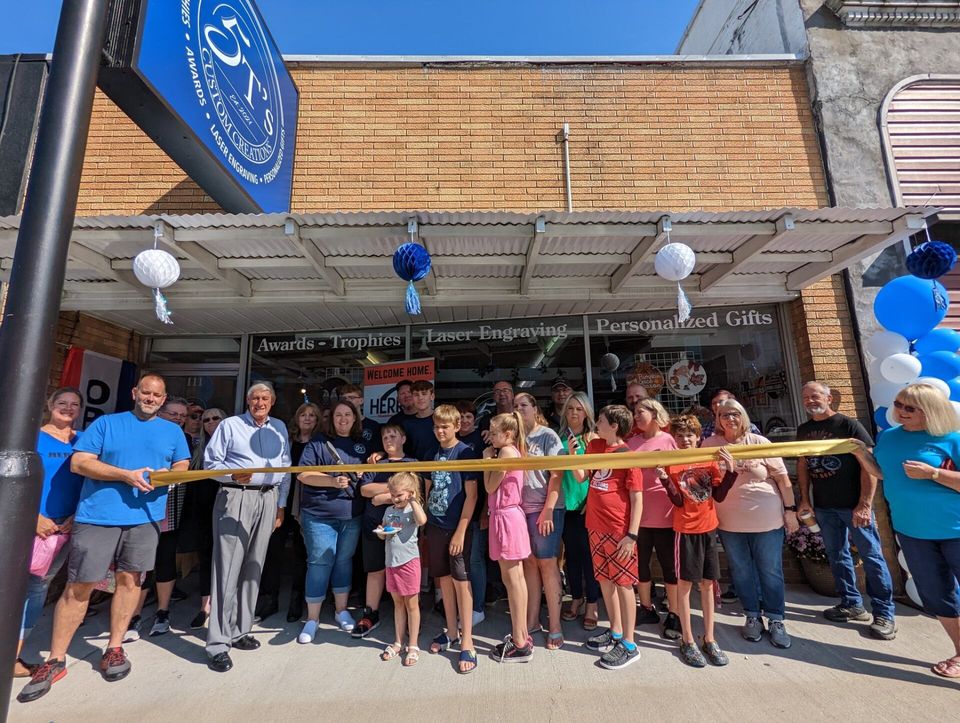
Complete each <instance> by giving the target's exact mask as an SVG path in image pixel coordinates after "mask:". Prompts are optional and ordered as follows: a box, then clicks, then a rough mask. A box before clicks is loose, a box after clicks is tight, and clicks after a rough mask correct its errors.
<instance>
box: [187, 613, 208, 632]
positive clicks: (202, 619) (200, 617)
mask: <svg viewBox="0 0 960 723" xmlns="http://www.w3.org/2000/svg"><path fill="white" fill-rule="evenodd" d="M208 617H209V614H208V613H205V612H204V611H203V610H201V611H200V612H198V613H197V614H196V615H194V616H193V620H191V621H190V629H191V630H200V629H201V628H202V627H203V626H204V625H206V624H207V618H208Z"/></svg>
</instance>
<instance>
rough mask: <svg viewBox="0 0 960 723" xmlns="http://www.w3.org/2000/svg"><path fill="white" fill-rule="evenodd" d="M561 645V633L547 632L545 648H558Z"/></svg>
mask: <svg viewBox="0 0 960 723" xmlns="http://www.w3.org/2000/svg"><path fill="white" fill-rule="evenodd" d="M562 647H563V633H562V632H560V633H548V634H547V650H560V648H562Z"/></svg>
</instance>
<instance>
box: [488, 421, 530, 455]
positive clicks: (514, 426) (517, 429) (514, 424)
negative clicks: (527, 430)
mask: <svg viewBox="0 0 960 723" xmlns="http://www.w3.org/2000/svg"><path fill="white" fill-rule="evenodd" d="M494 427H496V428H497V430H499V431H500V432H510V433H511V434H512V435H513V443H514V446H515V447H516V448H517V449H519V450H520V455H521V456H526V454H527V437H526V435H524V433H523V418H522V417H521V416H520V412H504V413H503V414H498V415H497V416H496V417H494V418H493V419H491V420H490V428H491V429H493V428H494Z"/></svg>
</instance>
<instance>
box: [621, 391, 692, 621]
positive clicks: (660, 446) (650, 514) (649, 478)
mask: <svg viewBox="0 0 960 723" xmlns="http://www.w3.org/2000/svg"><path fill="white" fill-rule="evenodd" d="M669 424H670V414H669V413H668V412H667V410H666V409H664V408H663V405H662V404H660V402H658V401H657V400H656V399H641V400H640V401H639V402H637V403H636V404H635V405H634V407H633V425H634V429H635V430H637V432H638V433H637V435H636V436H634V437H631V438H630V439H629V440H627V446H628V447H630V449H631V451H633V452H660V451H664V450H668V449H676V448H677V443H676V442H675V441H674V439H673V437H672V436H671V435H669V434H667V433H666V432H664V431H662V429H663V427H667V426H669ZM641 472H642V474H643V516H642V517H641V518H640V532H639V534H638V536H637V558H638V563H639V564H638V572H639V575H638V577H639V580H640V584H639V586H638V589H639V591H640V610H638V611H637V624H638V625H644V624H653V625H656V624H658V623H659V622H660V616H659V615H658V614H657V611H656V610H655V609H654V607H653V601H652V596H651V591H652V588H653V575H652V574H651V572H650V559H651V558H652V556H653V551H654V550H656V551H657V560H658V561H659V562H660V569H661V570H663V582H664V584H665V585H666V587H667V603H668V605H669V606H670V612H669V613H667V619H666V620H665V621H664V623H663V637H665V638H668V639H669V640H679V639H680V635H681V632H680V618H679V617H678V616H677V613H676V611H677V609H678V608H677V571H676V565H675V564H674V554H673V553H674V546H675V545H676V533H675V532H674V531H673V503H672V502H671V501H670V497H669V496H668V495H667V491H666V490H665V489H664V488H663V484H662V483H661V482H660V478H659V477H658V476H657V470H656V469H654V468H650V469H643V470H641Z"/></svg>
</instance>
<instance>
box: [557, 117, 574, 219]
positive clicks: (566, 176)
mask: <svg viewBox="0 0 960 723" xmlns="http://www.w3.org/2000/svg"><path fill="white" fill-rule="evenodd" d="M557 143H562V144H563V182H564V185H565V186H566V191H567V212H568V213H569V212H571V211H573V186H572V185H571V184H570V124H569V123H566V122H564V124H563V127H562V128H561V129H560V131H559V132H558V133H557Z"/></svg>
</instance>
